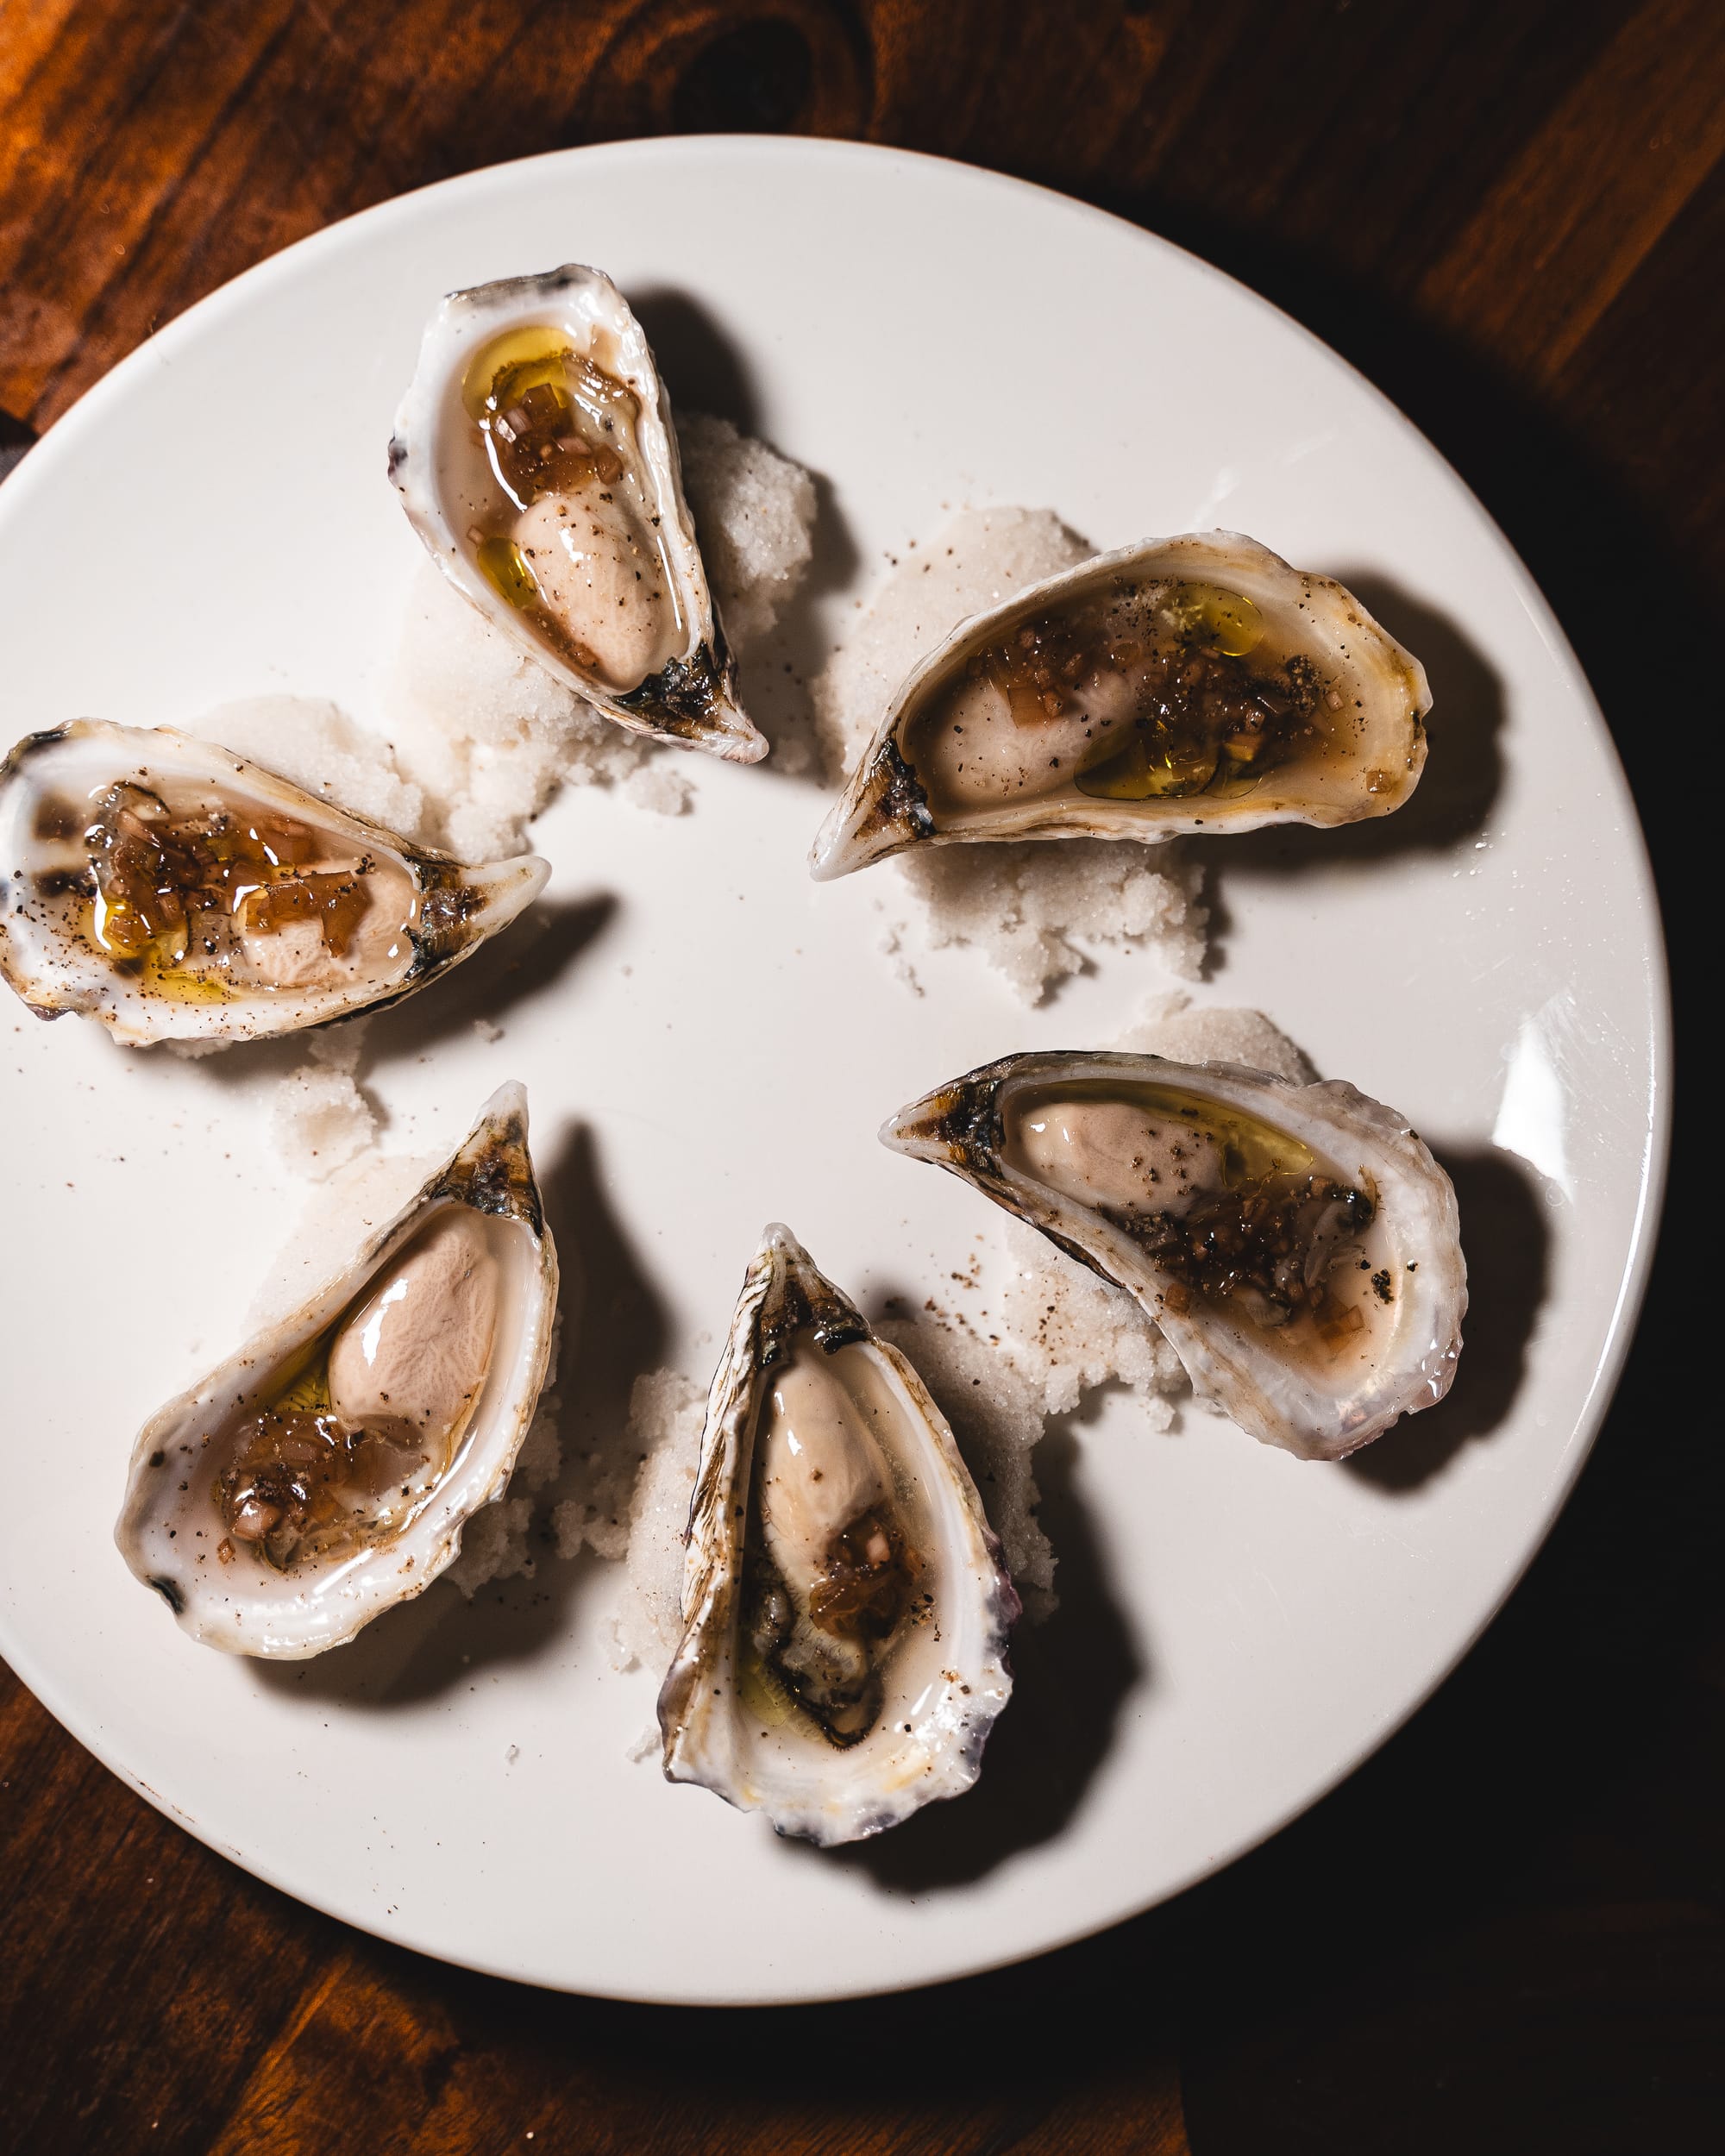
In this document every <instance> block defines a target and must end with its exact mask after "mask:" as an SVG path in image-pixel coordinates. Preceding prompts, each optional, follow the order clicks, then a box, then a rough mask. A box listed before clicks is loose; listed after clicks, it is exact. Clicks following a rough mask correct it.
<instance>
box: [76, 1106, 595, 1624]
mask: <svg viewBox="0 0 1725 2156" xmlns="http://www.w3.org/2000/svg"><path fill="white" fill-rule="evenodd" d="M447 1206H469V1207H471V1208H473V1209H474V1211H475V1212H478V1213H484V1214H486V1215H488V1216H491V1217H492V1218H493V1219H498V1220H499V1221H501V1222H504V1223H506V1224H507V1229H508V1234H507V1238H506V1240H505V1244H504V1247H505V1248H506V1249H507V1250H509V1252H510V1253H511V1255H510V1257H509V1258H508V1260H507V1261H506V1264H507V1269H506V1273H505V1282H504V1302H505V1310H506V1323H505V1331H504V1332H503V1337H502V1338H501V1339H500V1341H499V1348H498V1351H497V1356H496V1358H495V1359H494V1360H493V1363H492V1368H491V1370H490V1372H489V1374H488V1376H487V1378H486V1385H485V1389H484V1391H483V1392H482V1393H481V1395H480V1399H479V1401H478V1402H477V1404H476V1405H475V1407H474V1412H473V1415H472V1418H471V1420H469V1422H468V1424H467V1428H466V1430H465V1432H463V1434H462V1436H461V1439H460V1441H459V1444H458V1445H457V1449H456V1451H455V1457H454V1458H453V1459H452V1461H451V1462H450V1463H449V1468H448V1469H447V1470H446V1471H445V1473H444V1474H443V1476H442V1477H441V1479H440V1480H439V1481H438V1482H437V1483H436V1485H435V1486H434V1488H433V1489H431V1491H430V1493H429V1494H428V1495H426V1497H425V1498H424V1499H423V1501H422V1502H421V1504H420V1505H419V1507H418V1508H417V1511H415V1512H414V1513H413V1514H412V1515H411V1517H410V1518H409V1520H407V1521H406V1523H405V1525H404V1526H403V1527H402V1529H401V1530H400V1532H398V1534H397V1535H396V1536H395V1537H394V1538H393V1539H391V1540H389V1541H387V1542H383V1543H379V1544H376V1545H373V1546H371V1547H368V1548H362V1549H361V1550H360V1551H356V1552H354V1553H352V1554H350V1555H348V1556H347V1557H342V1558H340V1559H338V1560H335V1561H332V1562H330V1563H329V1564H325V1565H323V1566H319V1567H314V1566H310V1565H308V1566H306V1567H304V1568H296V1569H295V1570H291V1571H287V1572H282V1573H275V1572H272V1571H270V1570H267V1568H266V1567H264V1566H263V1565H262V1564H260V1562H259V1561H257V1560H255V1559H254V1558H251V1557H238V1558H236V1559H235V1562H233V1563H231V1564H225V1565H224V1564H222V1563H221V1562H220V1560H219V1558H218V1557H217V1556H216V1545H217V1543H218V1542H219V1541H220V1539H221V1537H222V1533H223V1528H222V1526H221V1519H220V1514H219V1512H218V1511H217V1509H216V1499H215V1496H214V1494H213V1492H214V1487H215V1484H216V1481H217V1479H218V1477H219V1473H220V1468H221V1464H222V1462H223V1457H225V1456H224V1454H223V1451H222V1449H221V1447H220V1446H219V1445H216V1444H211V1445H208V1446H206V1445H204V1443H203V1439H204V1438H205V1437H206V1436H208V1435H210V1433H211V1432H220V1431H222V1430H223V1428H225V1427H227V1426H231V1425H232V1424H233V1423H235V1421H237V1420H241V1419H242V1418H243V1417H244V1416H245V1415H246V1414H248V1413H254V1412H255V1410H256V1407H257V1405H258V1403H259V1402H260V1401H264V1400H267V1399H268V1398H269V1397H270V1395H271V1384H272V1380H273V1377H274V1376H275V1374H276V1373H277V1372H279V1371H280V1370H281V1369H284V1368H285V1366H288V1365H290V1364H291V1363H292V1358H293V1357H294V1355H295V1353H296V1351H298V1349H300V1348H302V1347H303V1346H304V1344H305V1343H306V1342H308V1341H310V1340H312V1339H315V1338H317V1336H318V1335H319V1334H320V1333H322V1332H324V1331H325V1330H326V1329H327V1328H328V1327H329V1326H331V1325H333V1324H334V1323H335V1322H336V1319H338V1318H339V1317H340V1316H341V1315H342V1312H343V1311H344V1310H346V1309H348V1307H350V1306H351V1305H352V1304H353V1303H354V1301H355V1300H357V1299H358V1298H359V1296H360V1295H361V1294H363V1292H364V1289H365V1286H366V1283H367V1282H368V1281H369V1280H371V1279H372V1278H373V1277H374V1276H375V1275H377V1274H378V1273H379V1272H380V1271H381V1270H382V1269H383V1268H384V1267H385V1266H386V1265H387V1264H389V1263H390V1262H391V1261H392V1258H393V1257H395V1256H396V1254H397V1253H398V1251H399V1250H402V1249H403V1248H404V1246H405V1244H408V1243H409V1242H410V1241H411V1239H412V1238H413V1237H414V1236H415V1235H416V1234H417V1232H419V1230H420V1229H422V1228H423V1226H425V1225H427V1223H428V1222H429V1221H430V1219H432V1217H433V1216H434V1215H435V1214H436V1213H439V1212H440V1211H441V1210H442V1209H443V1208H444V1207H447ZM556 1309H557V1253H556V1249H555V1245H554V1244H553V1242H552V1240H551V1236H550V1232H549V1229H548V1228H547V1227H546V1225H545V1221H544V1215H543V1209H542V1206H541V1204H540V1197H539V1187H538V1184H537V1182H536V1181H535V1179H534V1175H533V1163H532V1160H531V1158H530V1155H529V1153H528V1150H527V1095H526V1093H525V1091H524V1089H523V1087H520V1086H519V1085H507V1086H504V1087H499V1090H498V1091H497V1092H496V1093H495V1094H492V1097H491V1099H490V1100H488V1101H486V1105H485V1106H484V1107H483V1108H482V1109H481V1110H480V1116H479V1119H478V1121H477V1122H476V1123H475V1124H474V1127H473V1129H472V1131H469V1133H468V1134H467V1138H466V1139H465V1140H464V1141H463V1143H462V1144H461V1147H460V1148H459V1150H457V1151H456V1152H455V1154H454V1155H453V1156H451V1158H450V1160H449V1164H448V1165H447V1166H446V1167H444V1168H442V1169H439V1170H438V1171H437V1173H436V1175H433V1176H432V1177H431V1179H430V1181H428V1182H427V1183H426V1184H425V1185H424V1187H423V1188H422V1189H421V1190H420V1191H419V1192H418V1193H417V1195H416V1196H415V1197H414V1198H412V1199H411V1200H410V1202H409V1203H408V1204H407V1205H406V1206H404V1207H403V1208H402V1210H401V1211H400V1212H399V1213H397V1214H396V1216H395V1218H394V1219H392V1220H391V1221H390V1222H389V1223H388V1224H387V1225H386V1226H385V1227H383V1228H381V1229H380V1230H379V1231H378V1232H377V1233H376V1234H374V1235H373V1236H371V1237H369V1238H367V1241H366V1242H365V1243H364V1244H362V1245H361V1248H360V1249H359V1250H358V1251H356V1252H355V1254H354V1258H353V1261H352V1263H350V1264H348V1265H347V1266H345V1267H343V1269H342V1271H341V1272H340V1273H339V1274H338V1275H336V1276H335V1277H334V1278H332V1279H330V1280H329V1281H328V1282H325V1283H324V1285H323V1287H322V1288H319V1290H318V1291H317V1294H315V1295H314V1296H312V1297H311V1300H309V1301H308V1302H306V1303H305V1304H304V1306H303V1307H301V1308H300V1309H299V1310H298V1311H296V1312H295V1313H293V1315H292V1317H289V1318H286V1319H283V1320H281V1322H280V1323H279V1324H276V1325H273V1326H268V1327H267V1329H266V1330H265V1331H263V1332H260V1333H259V1334H258V1335H257V1336H256V1338H254V1339H251V1340H248V1342H247V1343H246V1344H245V1345H244V1346H243V1347H242V1348H241V1349H239V1350H238V1351H236V1352H235V1354H233V1355H231V1356H230V1357H229V1358H228V1359H227V1361H226V1362H224V1363H221V1364H220V1365H218V1367H217V1368H216V1369H213V1370H212V1371H211V1372H210V1375H209V1376H207V1377H205V1378H204V1379H203V1380H201V1382H199V1383H198V1384H196V1385H194V1386H192V1387H191V1390H190V1391H188V1392H185V1393H182V1394H181V1395H180V1396H179V1398H178V1399H177V1400H173V1401H169V1402H168V1404H167V1406H166V1407H164V1408H162V1409H161V1410H160V1413H157V1414H154V1415H152V1416H151V1418H150V1420H148V1421H147V1423H146V1424H145V1425H144V1426H143V1428H142V1429H141V1431H140V1432H138V1436H137V1439H136V1442H135V1444H134V1445H133V1448H132V1460H131V1467H130V1470H129V1474H128V1477H127V1484H126V1499H125V1504H124V1507H123V1508H122V1512H121V1514H120V1519H119V1523H118V1525H117V1526H116V1528H115V1531H114V1539H115V1540H116V1543H117V1544H118V1545H119V1548H120V1552H121V1554H122V1557H124V1558H125V1560H126V1562H127V1564H129V1566H130V1567H131V1569H132V1570H133V1572H134V1573H135V1575H136V1576H137V1577H138V1578H139V1579H140V1580H141V1581H142V1582H143V1583H144V1584H145V1585H146V1586H147V1587H151V1588H154V1589H155V1591H156V1593H157V1594H158V1595H160V1596H161V1598H162V1600H163V1601H165V1602H166V1604H167V1605H168V1608H170V1609H171V1610H172V1611H173V1614H174V1615H175V1617H176V1618H177V1619H178V1620H179V1623H180V1626H182V1628H183V1629H184V1630H185V1631H186V1632H189V1633H191V1635H192V1637H193V1638H194V1639H199V1640H201V1641H203V1643H204V1645H206V1646H211V1647H220V1648H223V1649H224V1650H225V1651H227V1652H229V1653H230V1654H245V1655H257V1656H260V1657H264V1658H271V1659H276V1660H286V1661H294V1660H303V1659H304V1658H305V1657H307V1656H309V1655H314V1654H322V1653H323V1651H324V1650H325V1649H326V1648H329V1647H334V1646H339V1645H341V1644H342V1642H343V1641H344V1640H347V1639H352V1638H353V1636H354V1633H357V1632H358V1631H359V1630H360V1629H361V1626H365V1625H367V1624H369V1623H370V1621H371V1620H372V1619H373V1617H376V1616H378V1615H379V1614H380V1613H381V1612H382V1611H384V1610H386V1609H389V1608H393V1606H394V1605H395V1604H396V1603H398V1602H405V1601H411V1600H412V1599H413V1597H414V1596H415V1595H421V1594H423V1592H424V1590H425V1589H427V1588H428V1587H429V1586H430V1584H431V1583H432V1581H433V1580H435V1579H436V1577H437V1576H438V1575H439V1573H441V1572H442V1571H443V1570H446V1569H447V1567H448V1566H449V1564H451V1563H453V1561H454V1560H455V1557H457V1556H458V1555H459V1553H460V1551H461V1532H462V1530H463V1528H464V1527H465V1526H466V1525H467V1521H468V1520H470V1519H471V1518H472V1517H473V1515H474V1514H475V1513H476V1512H478V1511H479V1510H480V1508H481V1507H483V1506H486V1505H490V1504H494V1503H495V1502H496V1501H497V1500H498V1499H499V1498H500V1497H501V1496H502V1495H503V1494H504V1491H505V1489H506V1488H507V1486H508V1482H509V1478H510V1476H511V1473H512V1471H513V1470H514V1467H515V1461H516V1456H517V1454H518V1453H519V1451H520V1450H521V1445H522V1441H523V1439H524V1438H525V1437H526V1435H527V1432H528V1431H529V1429H530V1427H531V1426H532V1422H533V1418H534V1414H535V1412H536V1409H537V1407H538V1404H539V1396H540V1394H541V1393H542V1392H543V1390H544V1387H545V1380H546V1375H547V1372H548V1369H549V1364H550V1356H551V1344H552V1332H553V1326H554V1324H555V1317H556ZM182 1482H185V1483H186V1484H188V1485H189V1487H187V1488H186V1489H181V1488H180V1485H181V1483H182Z"/></svg>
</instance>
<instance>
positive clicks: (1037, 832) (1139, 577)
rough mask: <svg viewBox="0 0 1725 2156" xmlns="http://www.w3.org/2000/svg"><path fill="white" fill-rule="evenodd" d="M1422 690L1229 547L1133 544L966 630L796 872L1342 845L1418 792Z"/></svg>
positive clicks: (1266, 561)
mask: <svg viewBox="0 0 1725 2156" xmlns="http://www.w3.org/2000/svg"><path fill="white" fill-rule="evenodd" d="M1431 701H1432V699H1431V694H1430V692H1429V691H1428V690H1427V686H1426V675H1425V670H1424V668H1423V667H1421V664H1420V662H1419V661H1418V660H1417V659H1415V657H1414V656H1413V655H1411V653H1409V652H1407V651H1404V650H1403V649H1402V647H1401V645H1400V644H1398V643H1397V642H1396V640H1395V638H1394V637H1393V636H1389V634H1388V632H1387V631H1386V630H1383V629H1382V628H1381V627H1380V626H1379V625H1378V624H1377V622H1375V621H1374V620H1373V619H1372V617H1371V615H1370V614H1369V613H1368V612H1367V611H1366V610H1365V608H1364V606H1362V605H1360V603H1359V601H1358V599H1355V598H1354V597H1353V595H1352V592H1347V591H1345V590H1344V589H1343V587H1342V586H1340V585H1339V584H1337V583H1334V582H1333V581H1332V580H1331V579H1330V578H1328V577H1324V576H1315V575H1313V574H1311V573H1308V572H1307V571H1305V570H1302V569H1294V568H1290V567H1289V565H1288V563H1287V562H1285V561H1283V560H1282V559H1281V558H1280V557H1279V556H1278V555H1273V554H1271V553H1270V549H1269V548H1267V547H1261V546H1260V545H1259V544H1258V542H1257V541H1256V540H1255V539H1247V538H1245V537H1243V536H1240V535H1239V533H1236V532H1226V531H1219V532H1208V533H1195V534H1191V535H1189V536H1186V537H1184V538H1179V539H1145V540H1143V541H1140V542H1139V543H1138V545H1136V546H1131V547H1122V548H1120V549H1119V551H1118V552H1116V553H1113V554H1102V555H1096V556H1095V558H1094V559H1093V560H1091V561H1081V562H1080V563H1079V564H1078V565H1077V567H1075V568H1071V569H1066V570H1063V571H1062V572H1061V573H1060V574H1059V575H1057V576H1052V577H1050V578H1048V579H1047V580H1045V581H1044V582H1043V583H1041V584H1035V585H1032V586H1029V587H1028V588H1027V589H1026V590H1025V591H1022V592H1017V593H1015V594H1014V595H1013V597H1012V598H1011V599H1007V601H1006V602H1005V603H1004V604H1003V605H1000V606H996V607H994V608H991V609H990V610H989V611H988V612H987V613H984V614H980V615H977V616H976V617H975V618H974V619H972V620H970V621H967V622H965V623H963V624H961V625H960V627H959V628H958V629H957V630H955V631H954V632H953V634H952V635H951V636H949V637H948V638H947V640H946V642H944V644H942V645H941V646H940V647H939V648H938V649H937V650H935V651H932V652H931V653H930V654H929V655H928V657H927V658H926V659H925V660H924V661H923V662H922V663H921V665H920V666H919V667H917V668H916V669H915V671H914V672H913V674H911V676H910V678H909V680H906V682H905V684H904V686H902V687H901V688H900V690H899V692H898V693H897V694H896V695H895V696H894V698H893V699H892V702H891V703H890V704H889V705H888V709H887V711H886V713H885V715H884V717H883V718H881V723H880V725H879V727H878V728H877V729H876V730H875V736H874V739H873V741H872V742H871V743H869V747H868V749H865V750H864V752H863V755H862V759H861V761H860V762H859V763H858V765H857V767H856V771H855V772H854V773H853V774H851V778H850V784H849V786H848V787H846V789H845V792H844V796H843V798H842V799H840V800H839V801H838V802H837V805H835V806H834V808H833V810H832V812H831V815H830V816H829V817H828V818H827V819H826V822H825V824H824V825H823V826H822V828H821V831H820V835H819V837H818V838H817V839H816V841H815V844H814V850H813V853H812V856H811V865H812V871H813V874H814V875H815V876H816V878H817V879H818V880H819V881H826V880H828V879H829V878H831V877H833V876H842V875H846V874H849V873H850V870H851V869H853V868H866V867H867V866H868V865H869V862H873V861H881V860H884V859H885V858H886V857H887V856H888V855H889V854H895V853H900V852H902V851H903V850H904V849H905V848H906V846H913V845H917V844H920V843H931V844H935V845H944V844H948V843H952V842H953V841H956V840H961V839H988V838H1070V837H1091V838H1136V839H1138V840H1140V841H1142V842H1143V843H1146V844H1150V843H1155V842H1157V841H1158V840H1161V839H1165V838H1172V837H1176V836H1177V835H1178V834H1179V833H1181V832H1182V831H1199V830H1205V831H1245V830H1256V829H1257V828H1258V826H1259V825H1260V824H1290V823H1292V824H1350V823H1353V822H1355V821H1357V820H1358V818H1362V817H1368V816H1387V815H1388V814H1389V812H1390V810H1391V809H1395V808H1399V807H1400V806H1401V805H1402V802H1404V801H1405V800H1406V799H1408V795H1409V794H1410V793H1412V792H1413V791H1414V788H1415V786H1416V785H1417V784H1418V782H1419V777H1420V771H1421V766H1422V765H1423V764H1424V762H1425V760H1426V735H1425V728H1424V724H1423V720H1424V718H1425V714H1426V712H1427V711H1428V710H1429V709H1430V708H1431Z"/></svg>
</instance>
